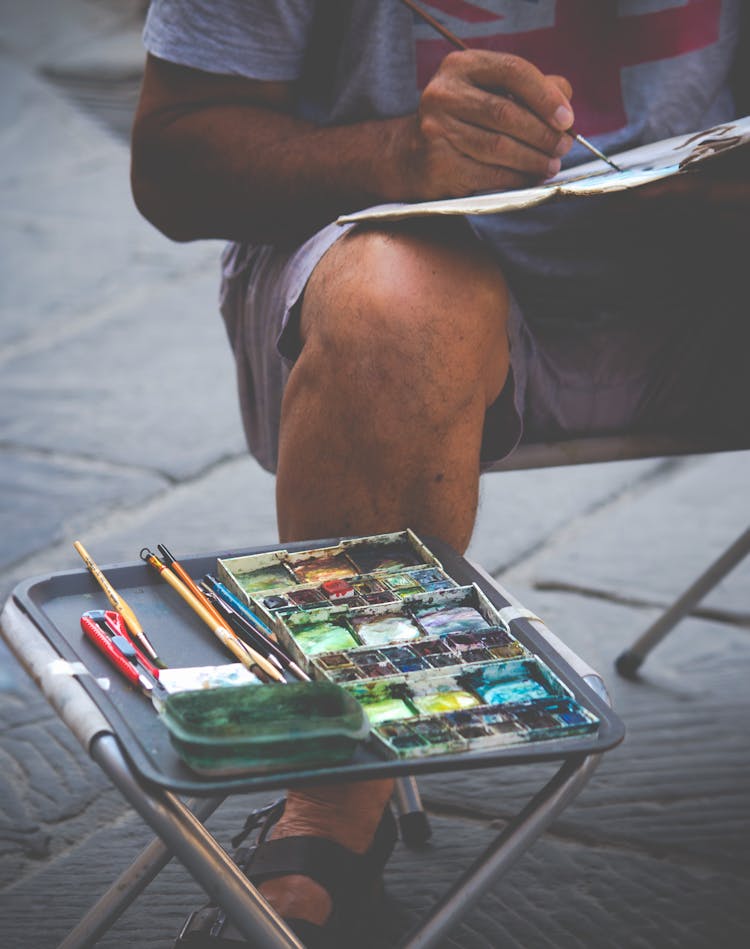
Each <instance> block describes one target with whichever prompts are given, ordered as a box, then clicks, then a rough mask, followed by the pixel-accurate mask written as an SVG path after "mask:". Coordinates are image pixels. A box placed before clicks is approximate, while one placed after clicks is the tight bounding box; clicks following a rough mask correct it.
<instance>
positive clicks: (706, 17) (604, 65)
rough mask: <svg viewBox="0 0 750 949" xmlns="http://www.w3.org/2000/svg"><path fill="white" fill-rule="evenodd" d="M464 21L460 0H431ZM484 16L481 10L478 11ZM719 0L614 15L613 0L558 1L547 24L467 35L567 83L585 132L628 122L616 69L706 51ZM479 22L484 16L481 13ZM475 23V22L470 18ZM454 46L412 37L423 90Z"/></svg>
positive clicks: (472, 42)
mask: <svg viewBox="0 0 750 949" xmlns="http://www.w3.org/2000/svg"><path fill="white" fill-rule="evenodd" d="M432 6H433V7H435V6H439V7H440V8H441V9H443V10H444V11H445V12H446V13H450V15H451V16H454V17H456V18H458V19H461V20H463V21H464V22H469V21H468V18H467V17H466V16H465V14H464V12H463V8H465V7H466V6H471V7H472V10H473V11H474V12H475V13H476V12H477V11H479V8H478V7H475V6H474V4H467V3H466V2H464V0H440V2H436V0H432ZM481 12H482V13H484V14H486V13H487V11H481ZM720 15H721V0H688V2H687V3H686V4H685V5H684V6H681V7H670V8H668V9H666V10H660V11H657V12H655V13H642V14H638V15H635V16H633V15H631V16H622V17H620V16H618V15H617V3H616V2H614V0H597V2H596V3H592V2H591V0H557V6H556V8H555V23H554V26H553V27H548V28H544V29H537V30H529V31H528V32H520V33H497V34H495V35H493V36H480V37H474V38H472V39H468V40H467V45H468V46H471V47H473V48H476V49H490V50H497V51H502V52H506V53H514V54H515V55H517V56H522V57H523V58H524V59H528V60H529V61H530V62H532V63H534V64H535V65H536V66H538V67H539V69H541V70H542V72H544V73H548V74H553V75H559V76H565V77H566V79H568V80H569V81H570V82H571V84H572V86H573V106H574V108H575V113H576V129H577V130H578V131H580V132H582V133H583V134H584V135H596V134H601V133H602V132H611V131H614V130H615V129H618V128H622V127H623V126H624V125H626V124H627V116H626V114H625V107H624V103H623V99H622V86H621V79H620V70H621V69H622V68H623V67H625V66H635V65H638V64H639V63H650V62H655V61H657V60H660V59H669V58H672V57H674V56H681V55H682V54H683V53H690V52H693V51H695V50H699V49H704V48H705V47H707V46H710V45H711V44H712V43H715V42H716V41H717V40H718V38H719V18H720ZM483 19H484V22H487V20H488V19H489V17H488V16H485V17H484V18H483ZM474 22H477V21H476V20H475V21H474ZM453 48H454V47H453V46H452V45H451V44H450V43H449V42H448V41H447V40H444V39H443V38H442V37H441V38H439V39H434V40H418V41H417V81H418V84H419V88H420V89H423V88H424V87H425V86H426V85H427V82H428V81H429V79H430V77H431V76H432V75H433V74H434V72H435V70H436V69H437V67H438V66H439V64H440V62H441V61H442V59H443V57H444V56H445V55H446V54H447V53H449V52H450V51H451V50H452V49H453Z"/></svg>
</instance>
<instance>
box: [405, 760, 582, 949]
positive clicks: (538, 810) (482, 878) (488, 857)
mask: <svg viewBox="0 0 750 949" xmlns="http://www.w3.org/2000/svg"><path fill="white" fill-rule="evenodd" d="M600 758H601V755H589V756H588V757H583V758H578V759H570V760H569V761H566V762H565V763H564V764H563V765H562V766H561V768H560V770H559V771H558V772H557V773H556V774H555V775H554V777H552V778H551V779H550V781H548V783H547V784H546V785H545V786H544V787H543V788H542V789H541V791H539V792H538V793H537V794H536V795H535V797H534V798H533V799H532V800H531V801H530V802H529V803H528V804H527V805H526V807H524V808H523V810H521V811H520V813H519V814H517V815H516V817H515V818H514V819H513V820H512V821H511V822H510V824H508V826H507V827H506V828H505V830H504V831H502V833H501V834H500V835H499V836H498V837H497V838H496V839H495V840H494V841H493V842H492V843H491V844H490V845H489V847H487V849H486V850H485V852H484V853H483V854H482V855H481V856H480V857H479V858H478V859H477V860H476V861H475V862H474V864H473V866H471V867H470V868H469V869H468V870H467V871H466V872H465V873H464V874H463V876H462V877H461V878H460V879H459V880H458V881H457V882H456V884H455V885H454V886H453V887H452V888H451V890H450V891H449V893H448V894H447V895H446V896H445V897H444V898H443V899H442V900H441V901H440V903H439V904H438V906H437V908H436V909H435V911H434V912H433V914H432V915H431V916H430V918H429V919H428V920H427V922H426V923H424V924H423V925H422V926H421V927H420V928H419V929H418V931H417V932H415V933H413V934H412V935H411V937H410V938H409V939H407V941H406V942H405V943H404V947H403V949H431V947H432V946H435V945H437V944H438V943H439V942H440V941H441V940H442V939H443V938H444V937H445V935H446V934H447V933H448V931H449V930H450V929H451V927H452V926H454V925H455V924H456V923H457V922H458V921H459V920H460V919H461V918H462V917H463V916H464V915H465V913H466V911H467V909H469V907H471V906H472V905H473V904H474V903H476V901H477V900H479V899H480V898H481V897H482V896H483V895H484V893H485V892H486V891H487V890H488V889H489V888H490V887H491V886H492V885H493V884H494V883H495V882H496V881H497V879H498V878H499V877H500V875H501V874H502V873H503V872H504V871H506V870H507V869H508V868H509V867H511V866H512V865H513V864H514V863H515V862H516V861H517V860H518V859H519V857H521V856H522V855H523V854H524V853H525V852H526V851H527V850H528V848H529V847H530V846H531V845H532V843H534V841H535V840H536V839H537V838H538V837H539V836H540V835H541V834H542V832H543V831H544V830H545V828H546V827H548V826H549V824H550V823H551V822H552V821H553V820H554V818H555V817H557V815H558V814H560V813H561V812H562V811H563V810H564V809H565V808H566V807H567V806H568V804H569V803H570V802H571V801H572V800H573V798H575V797H576V795H577V794H578V793H579V791H581V790H582V789H583V787H584V786H585V785H586V783H587V781H588V780H589V778H590V777H591V775H592V774H593V772H594V770H595V768H596V766H597V764H598V763H599V760H600Z"/></svg>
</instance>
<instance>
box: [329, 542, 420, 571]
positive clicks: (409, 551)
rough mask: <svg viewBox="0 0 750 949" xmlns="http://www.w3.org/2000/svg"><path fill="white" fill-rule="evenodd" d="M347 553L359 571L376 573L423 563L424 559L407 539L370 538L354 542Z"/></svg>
mask: <svg viewBox="0 0 750 949" xmlns="http://www.w3.org/2000/svg"><path fill="white" fill-rule="evenodd" d="M347 553H348V555H349V557H350V558H351V560H352V562H353V563H354V565H355V566H356V568H357V573H375V572H377V571H380V570H400V569H403V568H404V567H412V566H416V565H418V564H422V563H423V560H422V558H421V557H420V555H419V554H418V553H417V551H416V550H415V549H414V547H413V546H412V545H411V544H410V543H409V542H408V541H407V540H398V541H393V542H380V541H377V540H376V539H374V538H369V539H368V540H366V541H365V542H364V543H361V544H353V545H352V546H351V547H349V548H348V550H347Z"/></svg>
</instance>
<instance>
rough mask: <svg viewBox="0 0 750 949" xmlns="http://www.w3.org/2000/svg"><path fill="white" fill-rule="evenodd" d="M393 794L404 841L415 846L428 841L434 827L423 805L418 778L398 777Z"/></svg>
mask: <svg viewBox="0 0 750 949" xmlns="http://www.w3.org/2000/svg"><path fill="white" fill-rule="evenodd" d="M393 796H394V798H395V803H396V807H397V808H398V813H399V817H398V823H399V827H400V828H401V839H402V840H403V842H404V843H405V844H407V845H408V846H410V847H414V846H419V844H423V843H425V842H426V841H428V840H429V839H430V837H431V836H432V828H431V827H430V822H429V819H428V817H427V815H426V814H425V812H424V809H423V807H422V798H421V797H420V795H419V788H418V787H417V781H416V778H413V777H411V776H409V777H406V778H397V779H396V788H395V790H394V792H393Z"/></svg>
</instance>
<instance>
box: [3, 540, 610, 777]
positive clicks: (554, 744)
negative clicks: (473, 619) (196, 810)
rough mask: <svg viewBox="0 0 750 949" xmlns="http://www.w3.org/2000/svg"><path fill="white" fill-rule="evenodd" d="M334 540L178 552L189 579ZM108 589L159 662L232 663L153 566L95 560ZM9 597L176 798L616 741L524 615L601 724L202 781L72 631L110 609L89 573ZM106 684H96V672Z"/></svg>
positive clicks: (145, 768) (36, 581)
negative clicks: (87, 616)
mask: <svg viewBox="0 0 750 949" xmlns="http://www.w3.org/2000/svg"><path fill="white" fill-rule="evenodd" d="M340 540H341V538H333V539H327V540H318V541H310V542H305V543H301V544H284V545H273V546H268V547H257V548H252V549H242V550H228V551H222V552H220V553H211V554H205V555H195V556H190V557H180V562H181V563H182V564H183V565H184V566H185V568H186V569H187V570H188V572H189V573H190V574H191V575H192V576H194V577H200V576H202V575H203V574H205V573H208V572H212V573H214V572H215V570H216V558H217V557H222V558H227V557H237V556H244V555H246V554H256V553H265V552H266V551H270V550H276V549H280V547H282V546H283V548H284V549H286V550H289V551H299V550H314V549H316V548H318V547H327V546H333V545H335V544H338V543H339V541H340ZM424 542H425V544H426V545H427V547H429V549H430V550H431V551H432V552H433V553H434V554H435V556H436V557H437V558H438V560H440V562H441V563H442V564H443V566H444V568H445V569H446V571H447V572H448V573H449V574H450V575H451V576H452V577H453V579H454V580H456V581H457V582H458V583H460V584H471V583H476V584H477V585H478V586H479V587H480V588H481V589H482V590H483V591H484V593H485V594H486V595H487V597H488V598H489V599H490V600H491V601H492V603H493V604H494V605H495V606H496V607H498V608H503V607H506V606H509V605H510V604H509V603H508V601H507V600H506V599H505V598H504V597H503V596H501V595H500V594H499V593H498V591H497V590H496V589H495V588H494V587H492V586H491V585H489V584H487V583H486V581H485V580H484V578H483V577H482V576H481V575H480V574H479V573H477V571H476V570H474V569H473V568H472V567H471V565H470V564H469V563H468V562H467V561H466V560H465V559H464V558H463V557H460V556H459V555H457V554H456V553H455V552H454V551H453V550H452V549H451V548H450V547H448V546H447V545H446V544H444V543H442V542H440V541H438V540H434V539H431V538H427V539H424ZM103 571H104V573H105V575H106V577H107V579H108V580H109V581H110V583H111V584H112V586H113V587H114V588H115V589H116V590H117V592H118V593H120V594H121V595H122V596H123V597H124V598H125V599H126V600H127V602H128V604H129V605H130V606H131V607H132V608H133V610H134V611H135V613H136V615H137V616H138V619H139V620H140V622H141V624H142V626H143V628H144V631H145V632H146V634H147V635H148V637H149V639H150V640H151V642H152V643H153V645H154V647H155V649H156V650H157V652H158V653H159V654H160V655H161V656H162V657H163V659H164V661H165V662H166V663H167V665H180V666H200V665H212V664H218V663H222V662H227V661H233V660H232V659H231V658H230V657H229V656H228V654H227V653H226V652H225V651H224V649H223V648H222V647H221V645H220V644H219V643H218V642H217V641H216V640H215V639H214V637H213V635H212V634H211V632H210V631H209V630H208V629H207V628H206V627H205V626H204V625H203V624H202V623H201V621H200V620H199V619H198V617H197V616H196V615H195V614H194V613H193V612H192V611H191V610H190V608H189V607H188V606H187V605H186V604H185V603H183V601H182V600H181V599H180V598H179V597H178V596H177V594H176V593H175V591H174V590H172V589H171V588H170V587H168V586H167V584H166V583H164V581H163V580H161V579H160V578H159V577H158V576H156V574H155V573H154V571H153V570H151V569H150V568H149V567H147V566H146V564H144V563H142V562H141V561H136V562H133V563H125V564H115V565H106V566H103ZM12 596H13V599H14V600H15V602H16V604H17V605H18V606H19V608H20V609H21V610H22V611H23V612H25V613H26V614H27V615H28V616H29V618H30V620H31V622H32V623H33V624H34V626H36V627H37V628H38V629H39V631H40V632H41V633H42V634H43V636H44V637H45V638H46V639H47V640H48V642H49V643H50V644H51V645H52V646H53V647H54V648H55V650H56V651H57V652H58V653H59V654H60V656H62V657H63V658H64V659H67V660H69V661H71V662H76V661H77V662H82V663H83V664H84V665H85V666H86V668H87V669H88V670H89V671H90V672H91V676H87V675H84V676H81V677H80V679H79V681H80V683H81V686H82V687H83V688H84V689H85V690H86V691H87V692H88V694H89V695H90V696H91V698H92V700H93V701H94V703H95V704H96V705H97V706H98V708H99V709H100V710H101V712H102V714H103V715H104V717H105V718H106V719H107V721H108V722H109V723H110V725H111V726H112V732H113V733H114V734H115V735H116V736H117V738H118V740H119V742H120V745H121V747H122V750H123V752H124V753H125V755H126V756H127V758H128V759H129V761H130V763H131V765H132V766H133V768H134V770H135V771H136V772H137V773H138V774H139V775H140V777H141V778H143V780H145V781H147V782H150V783H153V784H156V785H159V786H161V787H164V788H167V789H168V790H171V791H175V792H177V793H180V794H190V795H213V794H217V793H235V792H238V791H243V790H247V791H250V790H263V789H267V788H278V787H290V786H295V785H300V784H310V783H314V782H318V781H319V782H326V783H327V782H330V781H334V780H335V781H342V780H363V779H369V778H376V777H384V776H386V775H391V776H395V775H403V774H414V775H418V774H423V773H426V772H436V771H458V770H461V771H463V770H465V769H470V768H486V767H490V766H494V765H511V764H522V763H526V762H532V761H553V760H556V761H559V760H561V759H564V758H571V757H576V756H581V755H588V754H593V753H598V752H603V751H607V750H608V749H610V748H612V747H614V746H615V745H617V744H618V743H619V742H620V741H622V739H623V737H624V735H625V729H624V726H623V724H622V722H621V721H620V719H619V718H618V717H617V716H616V715H615V714H614V713H613V712H612V710H611V709H610V707H609V706H608V705H607V704H606V703H605V702H604V701H603V700H602V699H601V698H600V697H599V696H598V695H597V694H596V693H595V692H594V691H593V690H592V689H590V688H589V687H588V685H587V684H586V683H585V682H584V681H583V679H582V678H581V677H580V676H579V675H578V674H577V673H576V672H575V671H574V670H573V669H572V668H571V667H570V665H568V663H567V662H565V660H564V659H563V658H562V657H561V656H559V655H558V654H557V653H556V652H555V651H554V650H553V649H552V648H551V646H550V645H549V643H548V642H547V641H546V640H545V639H544V638H543V637H542V636H540V635H539V633H537V631H536V630H535V629H534V628H533V626H532V625H531V624H530V623H529V622H528V620H525V619H517V620H512V622H511V628H512V632H513V635H514V636H515V637H516V638H517V639H518V640H520V641H521V642H522V643H523V644H524V645H526V646H527V647H528V648H529V649H530V650H531V651H532V652H533V653H535V654H536V655H537V656H539V657H540V658H541V659H543V660H544V662H546V663H547V665H548V666H549V667H550V668H551V669H552V670H553V671H554V672H555V674H556V675H557V676H558V677H559V678H560V679H561V681H562V682H564V683H565V684H566V685H567V686H568V687H569V688H570V689H571V691H572V692H573V695H574V698H575V699H576V701H577V702H579V703H580V704H581V705H583V706H584V707H585V708H587V709H589V710H590V711H592V712H593V713H594V714H595V715H597V716H598V718H599V719H600V722H601V724H600V725H599V728H598V730H597V731H596V732H594V733H592V734H588V735H581V736H576V737H570V738H564V739H552V740H539V741H533V742H528V743H526V744H520V745H510V746H507V747H502V748H497V749H492V750H487V751H485V750H481V751H466V752H460V753H455V754H445V755H431V756H429V757H425V758H414V759H409V760H393V759H386V758H383V757H382V755H381V754H378V753H377V752H376V750H375V748H374V747H371V746H370V745H369V743H368V744H364V745H362V746H361V747H360V748H359V749H358V751H357V752H356V754H355V757H354V758H353V759H352V760H351V761H350V762H348V763H347V764H345V765H338V766H335V767H326V768H316V769H313V770H307V771H299V770H296V771H292V772H275V773H273V774H248V775H242V776H233V777H230V778H203V777H199V776H198V775H196V774H195V773H194V772H193V771H191V770H190V769H189V768H187V766H186V765H184V764H183V763H182V761H181V760H180V759H179V758H178V756H177V754H176V753H175V751H174V749H173V747H172V745H171V743H170V740H169V735H168V733H167V730H166V728H165V727H164V725H163V724H162V723H161V721H160V720H159V718H158V716H157V714H156V712H155V710H154V708H153V706H152V704H151V702H150V700H149V699H147V698H145V697H144V696H142V695H141V694H140V693H138V692H135V691H134V690H133V689H132V688H131V687H130V686H129V685H128V683H127V682H126V681H125V680H124V679H123V678H122V677H121V676H120V675H119V674H118V673H117V672H116V671H115V670H114V669H113V668H112V667H111V666H110V665H109V663H107V662H106V660H105V659H104V658H103V657H102V656H101V655H100V653H99V652H98V651H97V650H96V649H94V647H93V646H92V644H91V643H90V642H88V641H86V640H85V637H84V636H83V633H82V632H81V626H80V617H81V614H82V613H84V612H85V611H86V610H92V609H110V608H111V607H110V606H109V603H108V601H107V599H106V597H105V595H104V593H103V592H102V590H101V589H100V587H99V586H98V585H97V583H96V581H95V580H94V579H93V577H92V576H91V575H90V574H89V573H88V571H87V570H85V569H80V570H73V571H69V572H65V573H56V574H50V575H47V576H42V577H36V578H33V579H31V580H28V581H26V582H25V583H22V584H20V585H19V586H18V587H16V589H15V590H14V591H13V594H12ZM101 676H105V677H107V678H108V679H109V680H110V683H111V684H110V688H109V689H108V690H106V691H105V690H104V689H102V688H101V687H100V686H99V685H98V684H97V682H96V678H97V677H101Z"/></svg>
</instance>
